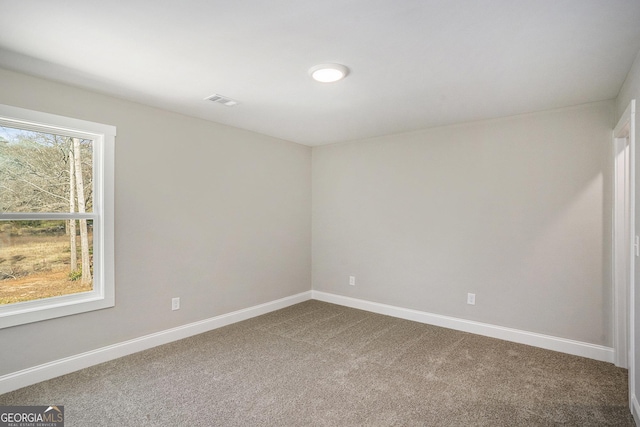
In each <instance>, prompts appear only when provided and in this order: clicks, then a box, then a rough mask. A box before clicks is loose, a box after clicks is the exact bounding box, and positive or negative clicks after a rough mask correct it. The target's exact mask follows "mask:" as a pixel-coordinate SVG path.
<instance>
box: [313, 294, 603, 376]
mask: <svg viewBox="0 0 640 427" xmlns="http://www.w3.org/2000/svg"><path fill="white" fill-rule="evenodd" d="M311 297H312V298H313V299H316V300H319V301H325V302H330V303H333V304H338V305H344V306H347V307H352V308H357V309H360V310H366V311H371V312H374V313H379V314H386V315H388V316H393V317H399V318H401V319H407V320H412V321H415V322H420V323H426V324H429V325H434V326H441V327H444V328H449V329H455V330H458V331H463V332H470V333H472V334H477V335H484V336H487V337H491V338H498V339H501V340H505V341H511V342H516V343H520V344H527V345H530V346H534V347H540V348H544V349H547V350H554V351H559V352H562V353H568V354H573V355H576V356H582V357H588V358H590V359H595V360H600V361H603V362H609V363H613V354H614V353H613V349H612V348H610V347H604V346H600V345H595V344H589V343H585V342H581V341H574V340H569V339H564V338H558V337H553V336H550V335H543V334H537V333H534V332H527V331H521V330H518V329H512V328H505V327H502V326H495V325H490V324H488V323H480V322H474V321H471V320H464V319H459V318H456V317H449V316H442V315H439V314H433V313H427V312H424V311H418V310H412V309H408V308H402V307H396V306H392V305H387V304H380V303H377V302H371V301H365V300H361V299H356V298H351V297H345V296H342V295H336V294H330V293H326V292H320V291H311Z"/></svg>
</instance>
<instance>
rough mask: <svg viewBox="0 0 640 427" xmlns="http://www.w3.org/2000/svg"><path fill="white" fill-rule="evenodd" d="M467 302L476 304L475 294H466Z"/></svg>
mask: <svg viewBox="0 0 640 427" xmlns="http://www.w3.org/2000/svg"><path fill="white" fill-rule="evenodd" d="M467 304H470V305H475V304H476V294H472V293H468V294H467Z"/></svg>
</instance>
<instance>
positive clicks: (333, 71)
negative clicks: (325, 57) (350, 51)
mask: <svg viewBox="0 0 640 427" xmlns="http://www.w3.org/2000/svg"><path fill="white" fill-rule="evenodd" d="M347 74H349V69H348V68H347V67H345V66H344V65H342V64H318V65H316V66H315V67H311V68H310V69H309V75H310V76H311V77H312V78H313V80H315V81H317V82H321V83H333V82H337V81H338V80H342V79H344V78H345V77H346V76H347Z"/></svg>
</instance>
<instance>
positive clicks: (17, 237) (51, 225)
mask: <svg viewBox="0 0 640 427" xmlns="http://www.w3.org/2000/svg"><path fill="white" fill-rule="evenodd" d="M115 135H116V130H115V128H114V127H113V126H108V125H103V124H99V123H92V122H87V121H84V120H78V119H72V118H68V117H62V116H56V115H52V114H46V113H40V112H36V111H30V110H25V109H21V108H15V107H10V106H6V105H0V328H5V327H9V326H15V325H19V324H23V323H29V322H36V321H40V320H45V319H51V318H54V317H61V316H67V315H70V314H76V313H82V312H86V311H91V310H98V309H101V308H106V307H112V306H113V305H114V254H113V251H114V246H113V240H114V227H113V181H114V177H113V169H114V168H113V161H114V143H115Z"/></svg>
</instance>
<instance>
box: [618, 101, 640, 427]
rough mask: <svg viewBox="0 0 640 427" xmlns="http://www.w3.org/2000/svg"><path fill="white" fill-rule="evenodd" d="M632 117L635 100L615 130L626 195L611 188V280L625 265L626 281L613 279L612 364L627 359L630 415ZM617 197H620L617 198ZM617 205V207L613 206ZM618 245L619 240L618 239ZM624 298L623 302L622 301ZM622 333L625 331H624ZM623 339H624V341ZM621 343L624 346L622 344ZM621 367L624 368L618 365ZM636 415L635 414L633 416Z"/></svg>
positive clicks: (632, 389)
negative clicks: (618, 258)
mask: <svg viewBox="0 0 640 427" xmlns="http://www.w3.org/2000/svg"><path fill="white" fill-rule="evenodd" d="M635 114H636V101H635V100H632V101H631V102H630V103H629V106H628V107H627V109H626V110H625V112H624V113H623V114H622V117H621V118H620V120H619V121H618V124H617V125H616V127H615V129H614V131H613V138H614V162H615V163H614V165H615V166H614V169H615V168H617V171H618V172H620V169H619V168H620V166H619V164H618V160H621V158H620V157H618V153H620V151H619V150H620V148H621V146H622V145H624V146H626V149H625V150H623V151H626V153H625V154H624V158H625V159H626V160H625V163H626V166H625V167H626V168H628V169H627V172H626V177H625V178H624V185H625V186H626V187H627V188H626V189H625V192H626V196H625V197H622V196H621V193H620V192H618V189H617V188H614V230H613V239H614V260H613V270H614V279H617V278H616V276H620V275H619V274H617V273H616V269H617V266H619V265H624V264H626V266H625V267H626V270H627V272H626V274H623V275H622V277H623V278H624V277H625V276H626V278H625V280H626V283H627V286H625V288H624V289H622V286H621V284H620V281H619V280H614V316H615V318H614V322H613V323H614V335H613V336H614V352H615V355H614V359H615V363H616V364H618V362H619V361H624V360H625V359H626V362H627V363H626V365H627V367H628V369H629V405H630V406H631V407H632V412H633V408H634V402H637V398H636V390H635V386H636V379H635V375H636V373H635V317H636V313H635V309H634V307H635V299H636V289H635V258H636V256H637V255H638V247H637V245H636V242H637V236H636V230H635V180H636V176H635V158H636V157H635V122H636V120H635ZM622 184H623V181H622V178H620V179H619V177H618V174H617V173H616V172H615V171H614V186H616V187H617V186H618V185H622ZM619 196H620V197H619ZM623 200H624V205H625V206H624V207H623V205H622V203H623V202H622V201H623ZM616 205H617V207H616ZM619 209H624V211H625V212H624V215H626V218H627V219H626V227H625V228H627V229H626V230H625V231H624V234H626V236H624V237H625V238H623V240H622V241H624V242H626V245H627V250H626V251H623V254H624V253H625V252H626V254H625V255H624V256H626V260H625V261H626V262H620V263H618V262H616V259H615V258H616V251H615V240H616V236H619V235H620V230H616V226H619V225H620V224H617V223H616V217H617V218H618V219H622V218H623V215H622V214H618V213H617V211H619ZM619 242H620V240H619ZM618 254H620V250H618ZM625 298H626V301H625ZM623 331H624V332H623ZM625 338H626V339H625ZM623 343H624V345H623ZM618 366H624V365H618ZM634 415H635V414H634Z"/></svg>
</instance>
